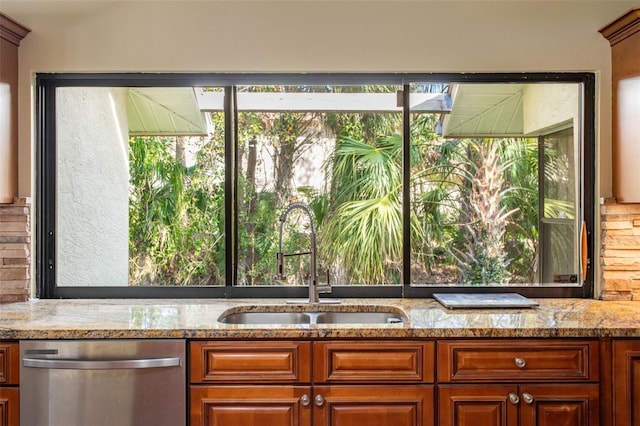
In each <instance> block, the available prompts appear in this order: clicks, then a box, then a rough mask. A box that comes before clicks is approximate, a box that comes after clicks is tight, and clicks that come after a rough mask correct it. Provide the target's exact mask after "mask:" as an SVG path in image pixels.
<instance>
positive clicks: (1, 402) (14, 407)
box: [0, 388, 20, 426]
mask: <svg viewBox="0 0 640 426" xmlns="http://www.w3.org/2000/svg"><path fill="white" fill-rule="evenodd" d="M19 424H20V398H19V391H18V388H0V426H18V425H19Z"/></svg>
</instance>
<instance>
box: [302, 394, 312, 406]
mask: <svg viewBox="0 0 640 426" xmlns="http://www.w3.org/2000/svg"><path fill="white" fill-rule="evenodd" d="M300 404H301V405H302V406H303V407H308V406H309V404H311V398H309V395H307V394H306V393H305V394H304V395H302V396H301V397H300Z"/></svg>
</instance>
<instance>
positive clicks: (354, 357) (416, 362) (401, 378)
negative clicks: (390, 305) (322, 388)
mask: <svg viewBox="0 0 640 426" xmlns="http://www.w3.org/2000/svg"><path fill="white" fill-rule="evenodd" d="M313 353H314V371H313V377H314V382H315V383H346V382H352V383H362V382H372V383H382V382H384V383H386V382H433V381H434V376H435V374H434V366H435V359H434V356H435V345H434V343H433V342H412V341H393V342H391V341H377V342H371V341H368V342H360V341H330V342H315V343H314V348H313Z"/></svg>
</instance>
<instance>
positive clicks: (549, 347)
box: [438, 340, 599, 382]
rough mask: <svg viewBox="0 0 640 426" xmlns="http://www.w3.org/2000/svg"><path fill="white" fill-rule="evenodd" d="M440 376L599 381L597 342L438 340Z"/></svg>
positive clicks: (452, 378)
mask: <svg viewBox="0 0 640 426" xmlns="http://www.w3.org/2000/svg"><path fill="white" fill-rule="evenodd" d="M438 359H439V369H438V380H439V381H441V382H466V381H484V382H496V381H541V380H554V381H558V380H560V381H568V382H571V381H596V380H598V378H599V366H598V359H599V357H598V344H597V342H574V341H557V342H551V341H548V340H527V341H522V340H503V341H498V342H497V341H482V340H480V341H449V342H447V341H444V342H438Z"/></svg>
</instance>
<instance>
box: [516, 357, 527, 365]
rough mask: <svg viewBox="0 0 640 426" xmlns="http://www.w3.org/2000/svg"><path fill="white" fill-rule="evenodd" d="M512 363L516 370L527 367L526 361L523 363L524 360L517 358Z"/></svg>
mask: <svg viewBox="0 0 640 426" xmlns="http://www.w3.org/2000/svg"><path fill="white" fill-rule="evenodd" d="M514 361H515V363H516V366H517V367H518V368H524V367H525V366H526V365H527V361H525V360H524V358H521V357H519V356H517V357H515V359H514Z"/></svg>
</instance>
